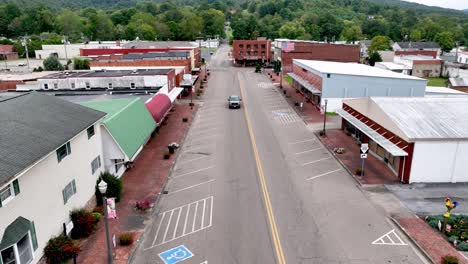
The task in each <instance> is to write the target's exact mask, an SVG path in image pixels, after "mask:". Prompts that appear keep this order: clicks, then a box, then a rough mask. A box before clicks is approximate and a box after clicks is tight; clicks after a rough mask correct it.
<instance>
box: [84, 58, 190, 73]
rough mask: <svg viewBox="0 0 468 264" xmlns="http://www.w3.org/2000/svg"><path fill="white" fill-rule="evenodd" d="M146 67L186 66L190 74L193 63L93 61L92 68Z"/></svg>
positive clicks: (186, 70)
mask: <svg viewBox="0 0 468 264" xmlns="http://www.w3.org/2000/svg"><path fill="white" fill-rule="evenodd" d="M145 66H159V67H160V66H168V67H171V66H184V67H185V72H190V70H191V69H190V68H191V67H190V66H191V62H190V59H188V60H136V61H109V62H104V61H91V67H145Z"/></svg>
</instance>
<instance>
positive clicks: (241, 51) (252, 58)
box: [232, 39, 271, 65]
mask: <svg viewBox="0 0 468 264" xmlns="http://www.w3.org/2000/svg"><path fill="white" fill-rule="evenodd" d="M232 57H233V58H234V63H235V64H237V65H255V64H257V63H260V64H263V63H270V60H271V40H267V39H257V40H234V41H233V43H232Z"/></svg>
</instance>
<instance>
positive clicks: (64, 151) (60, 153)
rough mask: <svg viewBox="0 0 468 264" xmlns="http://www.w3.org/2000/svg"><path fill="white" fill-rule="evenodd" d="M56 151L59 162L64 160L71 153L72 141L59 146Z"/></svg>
mask: <svg viewBox="0 0 468 264" xmlns="http://www.w3.org/2000/svg"><path fill="white" fill-rule="evenodd" d="M56 152H57V160H58V162H60V161H62V160H63V159H64V158H65V157H66V156H68V155H70V154H71V147H70V142H67V143H66V144H65V145H63V146H61V147H60V148H58V149H57V151H56Z"/></svg>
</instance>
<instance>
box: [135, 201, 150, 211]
mask: <svg viewBox="0 0 468 264" xmlns="http://www.w3.org/2000/svg"><path fill="white" fill-rule="evenodd" d="M136 208H137V209H138V210H142V211H146V210H148V209H150V208H151V202H150V200H148V199H145V200H143V201H138V202H136Z"/></svg>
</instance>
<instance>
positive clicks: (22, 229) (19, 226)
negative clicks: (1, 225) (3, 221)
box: [0, 216, 32, 250]
mask: <svg viewBox="0 0 468 264" xmlns="http://www.w3.org/2000/svg"><path fill="white" fill-rule="evenodd" d="M31 227H32V224H31V222H30V221H29V220H27V219H26V218H24V217H21V216H20V217H18V218H16V220H15V221H13V223H11V224H10V225H9V226H8V227H7V228H6V229H5V232H4V233H3V237H2V241H1V243H0V250H2V249H5V248H7V247H9V246H11V245H13V244H15V243H16V242H18V241H19V240H20V239H21V238H23V237H24V236H25V235H26V234H27V233H28V231H29V230H31Z"/></svg>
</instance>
